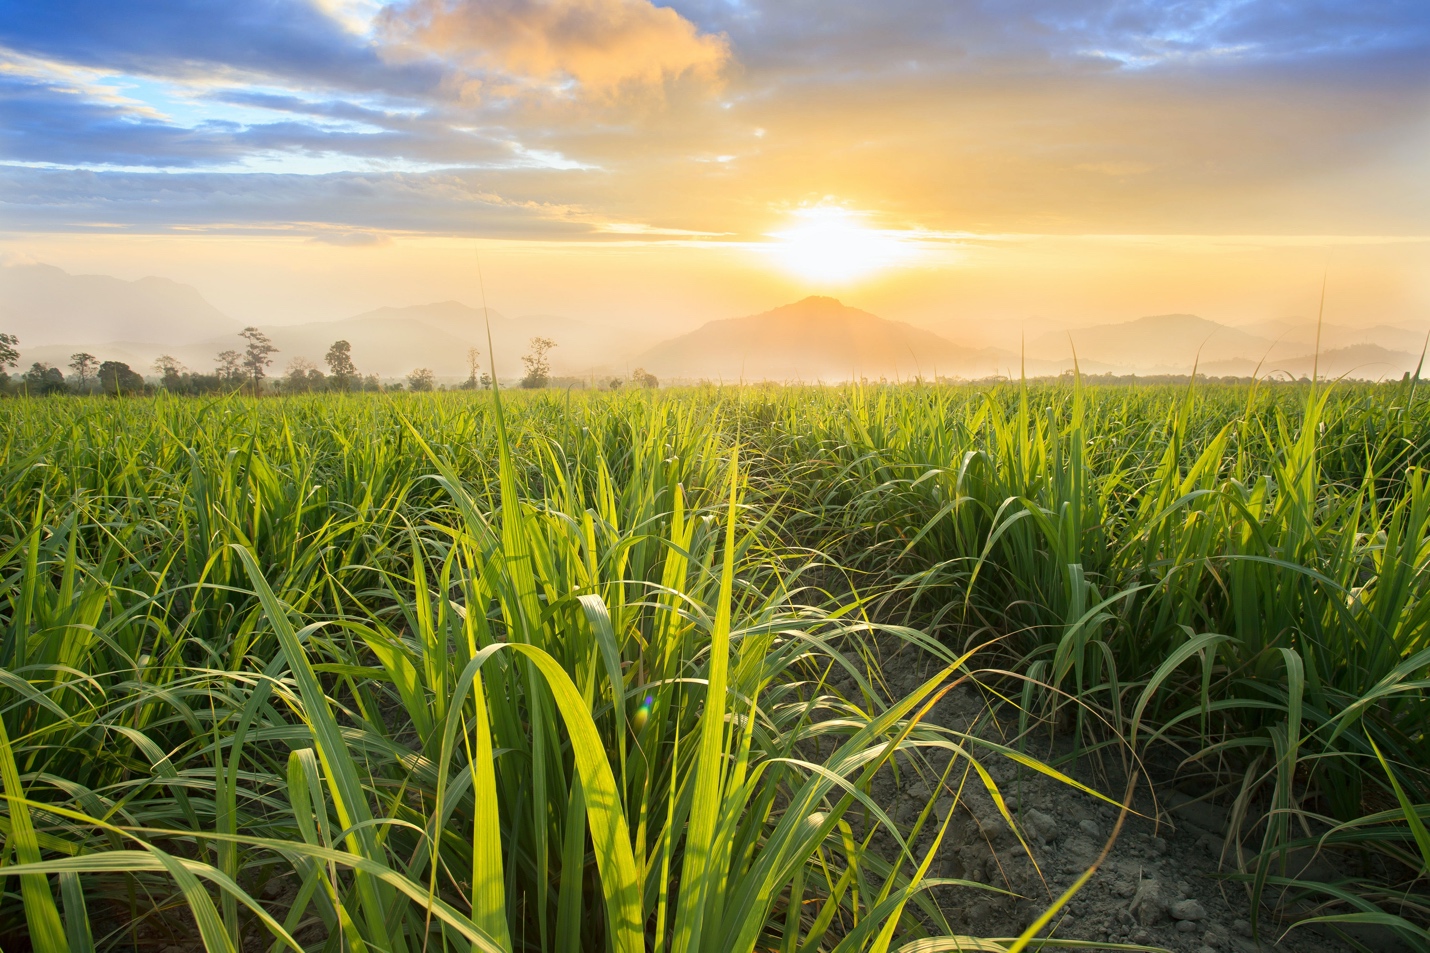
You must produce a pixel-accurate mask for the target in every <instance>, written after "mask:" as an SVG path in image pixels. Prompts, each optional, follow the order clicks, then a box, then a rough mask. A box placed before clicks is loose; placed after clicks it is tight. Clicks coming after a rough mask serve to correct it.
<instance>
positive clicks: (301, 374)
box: [283, 357, 323, 394]
mask: <svg viewBox="0 0 1430 953" xmlns="http://www.w3.org/2000/svg"><path fill="white" fill-rule="evenodd" d="M283 386H284V388H285V389H287V390H290V391H292V392H293V393H295V394H301V393H303V392H305V391H310V390H318V389H320V388H321V387H322V386H323V372H322V371H320V370H318V365H316V364H314V363H313V362H312V361H310V360H308V359H307V358H306V357H295V358H293V360H291V361H289V362H288V370H287V373H286V374H285V375H284V381H283Z"/></svg>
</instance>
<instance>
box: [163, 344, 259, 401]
mask: <svg viewBox="0 0 1430 953" xmlns="http://www.w3.org/2000/svg"><path fill="white" fill-rule="evenodd" d="M229 353H232V354H233V355H234V357H238V355H237V353H234V352H229ZM187 370H188V368H186V367H184V365H182V364H180V363H179V362H178V361H177V360H176V359H174V358H172V357H170V356H169V355H167V354H160V355H159V356H158V357H157V358H156V359H155V360H154V371H155V373H157V374H158V375H159V377H160V383H161V384H163V386H164V389H165V390H169V391H177V390H179V389H181V388H182V387H183V386H184V373H185V372H186V371H187Z"/></svg>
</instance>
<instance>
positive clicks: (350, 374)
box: [323, 341, 358, 390]
mask: <svg viewBox="0 0 1430 953" xmlns="http://www.w3.org/2000/svg"><path fill="white" fill-rule="evenodd" d="M323 362H324V363H326V364H327V365H328V374H330V375H331V376H332V378H333V383H334V384H335V385H336V386H337V388H338V389H339V390H348V389H349V388H351V387H352V385H353V384H354V383H355V382H356V381H357V379H358V371H357V366H356V365H355V364H353V346H352V345H351V344H349V343H348V342H347V341H334V342H333V346H332V347H330V348H328V353H327V354H326V355H324V357H323Z"/></svg>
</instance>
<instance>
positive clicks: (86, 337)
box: [0, 263, 239, 353]
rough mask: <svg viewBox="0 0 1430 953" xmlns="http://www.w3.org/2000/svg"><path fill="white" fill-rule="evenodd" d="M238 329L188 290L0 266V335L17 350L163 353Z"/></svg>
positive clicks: (162, 281) (166, 283) (160, 281)
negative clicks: (146, 346) (113, 348)
mask: <svg viewBox="0 0 1430 953" xmlns="http://www.w3.org/2000/svg"><path fill="white" fill-rule="evenodd" d="M238 329H239V326H238V322H236V321H234V320H233V319H232V318H230V317H228V316H227V315H225V314H224V313H223V312H221V311H219V310H218V309H217V308H215V307H214V306H213V305H212V304H210V303H209V302H208V301H206V300H204V297H203V295H201V294H199V292H198V291H197V290H195V289H194V288H192V287H190V286H189V285H184V284H179V283H178V282H177V281H170V280H169V279H167V278H140V279H139V280H138V281H124V280H123V279H120V278H114V277H111V276H109V275H72V274H70V273H69V272H67V271H64V270H63V269H60V268H56V267H54V266H53V265H41V264H33V263H24V264H17V263H0V331H4V332H6V333H9V334H14V335H17V336H18V337H19V338H20V344H21V347H22V348H24V349H26V352H27V353H28V349H29V348H33V347H35V346H39V345H53V344H59V343H61V342H66V341H79V342H85V345H84V346H85V347H86V348H87V349H90V350H93V349H94V348H95V346H96V345H98V344H100V343H102V342H106V341H122V340H131V341H133V340H141V341H156V342H159V343H160V344H161V345H163V346H164V347H172V346H174V345H181V344H189V343H192V342H195V341H201V340H203V339H205V338H209V337H213V336H214V335H217V334H225V333H230V334H231V333H235V332H237V331H238Z"/></svg>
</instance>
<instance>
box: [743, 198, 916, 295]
mask: <svg viewBox="0 0 1430 953" xmlns="http://www.w3.org/2000/svg"><path fill="white" fill-rule="evenodd" d="M794 217H795V222H794V224H793V225H792V226H791V227H789V228H786V229H783V230H781V231H778V232H771V233H770V238H773V239H775V241H773V242H768V243H766V244H764V245H761V246H760V249H761V251H763V252H764V253H765V254H766V255H768V256H769V257H770V259H772V260H773V261H774V262H775V263H776V264H778V265H779V266H780V267H781V268H783V269H784V270H786V271H788V272H790V273H792V274H794V275H797V276H798V277H800V278H803V279H805V280H807V281H813V282H818V283H820V284H831V285H847V284H850V283H852V282H856V281H860V280H862V279H865V278H868V277H870V276H871V275H873V274H875V273H877V272H880V271H883V270H885V269H887V268H891V267H894V266H896V265H901V264H906V263H908V262H909V261H910V260H911V259H912V258H913V257H914V256H915V255H916V254H917V246H916V245H915V244H914V243H913V242H910V241H908V240H906V239H903V238H900V237H898V234H897V233H896V232H891V231H883V230H880V229H877V228H871V227H870V226H869V225H868V223H867V216H866V215H865V214H864V213H862V212H854V211H850V210H849V209H844V208H838V207H837V206H826V205H820V206H816V207H814V208H804V209H799V210H798V211H796V212H795V213H794Z"/></svg>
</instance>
